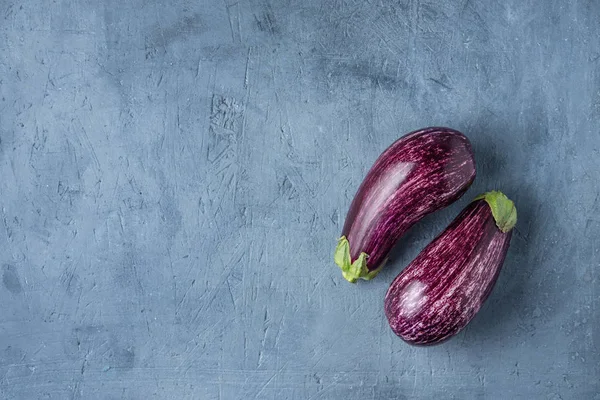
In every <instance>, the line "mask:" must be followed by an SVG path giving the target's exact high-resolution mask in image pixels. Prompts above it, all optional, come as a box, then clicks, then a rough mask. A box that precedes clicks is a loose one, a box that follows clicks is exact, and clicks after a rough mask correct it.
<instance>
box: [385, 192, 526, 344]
mask: <svg viewBox="0 0 600 400" xmlns="http://www.w3.org/2000/svg"><path fill="white" fill-rule="evenodd" d="M516 223H517V209H516V208H515V205H514V203H513V202H512V201H511V200H509V199H508V198H507V197H506V196H505V195H504V194H503V193H501V192H497V191H492V192H488V193H485V194H483V195H481V196H478V197H476V198H475V200H473V201H472V202H471V203H470V204H469V205H468V206H467V207H466V208H465V209H464V210H463V211H462V212H461V213H460V214H459V215H458V217H456V219H454V221H452V223H451V224H450V225H449V226H448V227H447V228H446V229H445V230H444V231H443V232H442V233H441V234H440V235H439V236H438V237H437V238H435V239H434V240H433V242H431V243H430V244H429V245H427V246H426V247H425V248H424V249H423V251H422V252H421V253H420V254H419V255H418V256H417V258H415V259H414V260H413V261H412V262H411V263H410V264H409V265H408V266H407V267H406V268H405V269H404V270H403V271H402V272H401V273H400V274H399V275H398V276H397V277H396V278H395V279H394V281H393V282H392V284H391V285H390V287H389V289H388V291H387V294H386V296H385V315H386V316H387V319H388V322H389V324H390V327H391V328H392V330H393V331H394V333H396V335H398V336H400V338H402V339H403V340H404V341H406V342H408V343H410V344H414V345H432V344H436V343H441V342H443V341H445V340H447V339H449V338H450V337H452V336H453V335H456V334H457V333H458V332H459V331H460V330H461V329H463V328H464V327H465V326H466V325H467V324H468V323H469V322H470V321H471V320H472V319H473V317H474V316H475V314H477V312H478V311H479V309H480V308H481V306H482V304H483V303H484V302H485V300H486V299H487V298H488V296H489V295H490V292H491V291H492V289H493V287H494V284H495V283H496V279H497V278H498V274H499V273H500V270H501V268H502V264H503V263H504V258H505V257H506V253H507V251H508V246H509V245H510V238H511V236H512V229H513V227H514V226H515V224H516Z"/></svg>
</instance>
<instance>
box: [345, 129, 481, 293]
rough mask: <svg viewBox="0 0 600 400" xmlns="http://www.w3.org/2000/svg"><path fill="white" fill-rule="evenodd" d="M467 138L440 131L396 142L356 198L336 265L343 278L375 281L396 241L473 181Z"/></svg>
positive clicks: (413, 134)
mask: <svg viewBox="0 0 600 400" xmlns="http://www.w3.org/2000/svg"><path fill="white" fill-rule="evenodd" d="M475 173H476V169H475V159H474V157H473V151H472V149H471V143H470V142H469V139H467V137H466V136H465V135H463V134H462V133H460V132H458V131H456V130H454V129H450V128H443V127H432V128H425V129H421V130H418V131H414V132H411V133H409V134H407V135H405V136H403V137H401V138H400V139H398V140H396V141H395V142H394V143H393V144H392V145H391V146H390V147H388V148H387V149H386V150H385V151H384V152H383V153H382V154H381V155H380V156H379V158H378V159H377V160H376V161H375V163H374V164H373V166H372V167H371V169H370V170H369V172H368V173H367V175H366V177H365V179H364V180H363V182H362V184H361V185H360V187H359V189H358V192H357V193H356V195H355V196H354V199H353V201H352V204H351V205H350V209H349V211H348V214H347V216H346V221H345V223H344V229H343V230H342V236H341V237H340V239H339V241H338V244H337V247H336V250H335V254H334V261H335V263H336V264H337V265H338V266H339V267H340V269H341V270H342V275H343V276H344V278H345V279H346V280H347V281H349V282H351V283H355V282H356V281H357V280H358V279H364V280H370V279H372V278H374V277H375V276H376V275H377V273H378V272H379V271H380V269H381V268H382V267H383V265H384V264H385V261H386V260H387V257H388V254H389V252H390V251H391V249H392V248H393V247H394V245H395V244H396V242H397V241H398V239H400V237H401V236H402V235H403V234H404V233H405V232H406V231H407V230H408V229H409V228H410V227H411V226H413V225H414V224H415V223H416V222H417V221H419V220H420V219H421V218H423V217H424V216H425V215H427V214H430V213H432V212H434V211H436V210H439V209H441V208H444V207H446V206H448V205H450V204H451V203H453V202H454V201H456V200H457V199H459V198H460V197H461V196H462V195H463V194H464V193H465V191H466V190H467V189H468V188H469V186H470V185H471V183H473V180H474V179H475Z"/></svg>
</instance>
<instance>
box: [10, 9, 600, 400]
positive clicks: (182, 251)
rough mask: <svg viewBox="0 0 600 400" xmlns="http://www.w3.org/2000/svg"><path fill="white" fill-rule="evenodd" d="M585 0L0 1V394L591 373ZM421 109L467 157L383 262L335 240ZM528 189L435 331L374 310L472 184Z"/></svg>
mask: <svg viewBox="0 0 600 400" xmlns="http://www.w3.org/2000/svg"><path fill="white" fill-rule="evenodd" d="M599 20H600V3H598V2H597V1H594V0H587V1H584V0H580V1H571V2H562V1H558V0H554V1H545V2H543V5H542V4H541V3H540V2H536V1H533V0H526V1H523V0H509V1H506V2H497V1H492V0H485V1H469V0H466V1H460V2H459V1H450V0H445V1H437V0H427V1H418V0H412V1H410V0H401V1H388V0H380V1H365V0H355V1H352V0H348V1H333V2H322V1H318V0H303V1H300V0H298V1H287V0H281V1H279V0H273V1H269V0H239V1H234V0H224V1H208V0H206V1H204V0H201V1H188V0H177V1H166V2H155V1H150V2H147V1H145V0H127V1H122V0H106V1H102V2H99V1H94V0H82V1H75V0H56V1H52V2H51V1H44V0H31V1H11V0H0V268H1V271H0V274H2V282H1V283H0V304H1V305H2V306H1V307H2V312H1V313H0V398H2V399H47V398H48V399H150V398H152V399H154V398H156V399H313V400H315V399H337V398H342V399H347V400H354V399H356V400H358V399H361V400H362V399H389V398H394V399H403V400H406V399H432V398H439V399H442V398H443V399H582V400H583V399H599V398H600V395H599V393H600V385H599V383H598V382H599V377H600V338H599V326H600V317H599V314H598V313H599V311H600V297H599V296H600V291H599V290H598V286H599V284H600V282H599V280H600V272H599V271H600V251H599V249H600V240H599V238H600V217H599V215H600V192H599V190H600V189H599V180H600V172H599V171H600V24H599V23H598V21H599ZM429 125H447V126H450V127H453V128H456V129H459V130H461V131H463V132H464V133H466V134H467V135H468V136H469V137H470V139H471V141H472V143H473V146H474V149H475V153H476V159H477V163H478V177H477V180H476V182H475V184H474V185H473V187H472V188H471V189H470V190H469V192H468V193H467V195H466V196H465V197H464V198H463V199H461V200H460V201H458V202H457V203H455V204H454V205H452V206H451V207H449V208H447V209H445V210H443V211H441V212H439V213H437V214H435V215H433V216H430V217H428V218H426V219H425V220H424V221H422V223H420V224H419V225H418V226H416V227H415V228H414V229H413V230H411V231H410V233H409V234H408V235H407V236H406V237H405V238H404V239H403V240H402V241H401V244H400V249H399V250H397V251H395V252H394V254H393V257H392V261H391V263H390V264H389V266H388V268H387V269H386V270H385V271H384V272H382V273H381V274H380V276H379V277H378V278H377V280H375V281H372V282H370V283H364V282H363V283H360V284H358V285H356V286H352V285H350V284H348V283H346V282H345V281H343V279H342V277H341V275H340V272H339V271H338V270H337V268H336V267H335V265H334V264H333V260H332V252H333V249H334V246H335V242H336V239H337V237H338V235H339V233H340V231H341V227H342V224H343V221H344V217H345V213H346V211H347V209H348V207H349V205H350V201H351V199H352V197H353V195H354V193H355V190H356V189H357V187H358V185H359V183H360V181H361V179H362V177H363V176H364V174H365V173H366V171H367V169H368V168H369V167H370V165H371V164H372V162H373V161H374V160H375V158H376V157H377V156H378V155H379V154H380V152H381V151H383V150H384V149H385V148H386V147H387V146H388V145H389V144H390V143H391V142H393V141H394V140H395V139H396V138H397V137H398V136H399V135H400V134H402V133H404V132H407V131H410V130H413V129H416V128H420V127H424V126H429ZM493 188H496V189H502V190H503V191H505V192H506V193H507V194H508V195H509V197H511V198H513V199H514V200H515V202H516V204H517V208H518V210H519V218H520V219H519V223H518V225H517V232H516V235H515V236H514V239H513V243H512V246H511V249H510V252H509V255H508V258H507V261H506V263H505V266H504V269H503V272H502V274H501V276H500V279H499V281H498V284H497V286H496V288H495V290H494V292H493V294H492V295H491V297H490V299H489V301H488V303H487V304H486V305H485V306H484V308H483V309H482V311H481V312H480V314H479V315H478V316H477V317H476V318H475V320H474V321H473V322H472V323H471V324H470V325H469V326H468V327H467V329H466V330H465V331H463V332H462V333H460V334H459V335H458V336H457V337H455V338H454V339H453V340H451V341H450V342H447V343H445V344H443V345H440V346H437V347H432V348H414V347H409V346H408V345H406V344H404V343H403V342H402V341H401V340H400V339H398V338H397V337H395V336H394V335H393V333H392V332H391V330H390V329H389V327H388V326H387V322H386V320H385V317H384V314H383V296H384V293H385V291H386V290H387V287H388V285H389V283H390V282H391V280H392V279H393V277H394V276H395V275H396V274H397V273H399V272H400V271H401V270H402V268H403V267H404V266H405V265H406V264H407V263H408V262H409V261H410V260H411V259H412V258H413V257H414V256H415V255H416V254H417V253H418V251H419V250H420V249H422V248H423V247H424V246H425V245H426V244H427V243H428V242H429V241H430V240H431V239H432V238H433V237H434V236H435V235H436V234H437V233H438V232H440V231H441V230H442V229H443V228H444V227H445V226H446V224H447V223H448V222H449V221H450V220H451V219H452V218H453V216H455V215H456V214H457V213H458V211H459V210H460V209H461V208H462V207H464V205H465V204H467V202H468V201H469V199H470V198H472V197H474V196H475V195H476V194H478V193H479V192H481V191H484V190H487V189H493Z"/></svg>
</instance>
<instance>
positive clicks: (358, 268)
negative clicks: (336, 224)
mask: <svg viewBox="0 0 600 400" xmlns="http://www.w3.org/2000/svg"><path fill="white" fill-rule="evenodd" d="M368 257H369V255H368V254H367V253H365V252H362V253H360V255H359V256H358V258H357V259H356V260H355V261H354V262H352V259H351V258H350V243H348V239H346V236H342V237H341V238H340V239H339V240H338V244H337V247H336V248H335V254H334V255H333V260H334V261H335V263H336V264H337V265H338V266H339V267H340V269H341V270H342V275H343V276H344V278H345V279H346V280H347V281H348V282H350V283H356V281H357V280H358V279H364V280H366V281H369V280H371V279H373V278H375V277H376V276H377V274H378V273H379V271H380V270H381V267H379V268H377V269H376V270H374V271H369V269H368V268H367V258H368Z"/></svg>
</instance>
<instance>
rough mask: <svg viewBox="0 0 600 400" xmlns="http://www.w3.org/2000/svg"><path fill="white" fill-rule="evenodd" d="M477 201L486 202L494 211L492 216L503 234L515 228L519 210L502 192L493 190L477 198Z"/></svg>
mask: <svg viewBox="0 0 600 400" xmlns="http://www.w3.org/2000/svg"><path fill="white" fill-rule="evenodd" d="M475 200H485V201H486V203H488V204H489V206H490V208H491V209H492V215H493V216H494V220H495V221H496V226H497V227H498V229H500V230H501V231H502V232H504V233H506V232H508V231H510V230H511V229H512V228H514V227H515V224H516V223H517V208H516V207H515V203H513V202H512V201H511V200H510V199H509V198H508V197H506V195H505V194H504V193H502V192H499V191H496V190H492V191H491V192H487V193H484V194H481V195H479V196H477V197H475V199H474V200H473V201H475Z"/></svg>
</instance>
